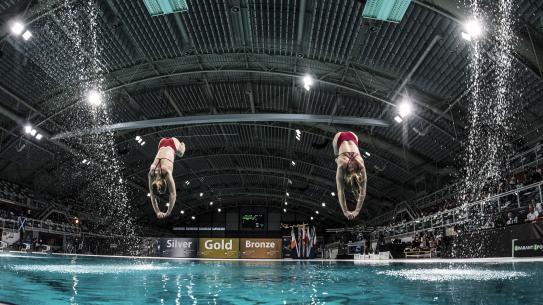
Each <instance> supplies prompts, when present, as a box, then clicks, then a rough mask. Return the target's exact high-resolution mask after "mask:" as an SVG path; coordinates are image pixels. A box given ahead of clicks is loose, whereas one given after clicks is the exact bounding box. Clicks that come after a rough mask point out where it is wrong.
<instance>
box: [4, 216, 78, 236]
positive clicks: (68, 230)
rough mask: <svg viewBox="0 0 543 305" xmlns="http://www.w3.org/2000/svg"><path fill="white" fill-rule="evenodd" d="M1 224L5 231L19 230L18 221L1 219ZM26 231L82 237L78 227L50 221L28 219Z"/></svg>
mask: <svg viewBox="0 0 543 305" xmlns="http://www.w3.org/2000/svg"><path fill="white" fill-rule="evenodd" d="M0 223H1V224H2V227H1V228H3V229H10V230H17V220H15V219H7V218H0ZM25 230H26V231H33V232H43V233H52V234H59V235H71V236H80V235H81V229H80V228H79V227H77V226H72V225H68V224H60V223H54V222H50V221H41V220H37V219H32V218H28V219H27V221H26V224H25Z"/></svg>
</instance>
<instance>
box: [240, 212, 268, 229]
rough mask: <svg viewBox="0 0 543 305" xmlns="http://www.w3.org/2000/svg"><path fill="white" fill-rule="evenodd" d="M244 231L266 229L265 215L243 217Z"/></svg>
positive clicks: (242, 225)
mask: <svg viewBox="0 0 543 305" xmlns="http://www.w3.org/2000/svg"><path fill="white" fill-rule="evenodd" d="M241 228H242V229H264V215H262V214H245V215H242V216H241Z"/></svg>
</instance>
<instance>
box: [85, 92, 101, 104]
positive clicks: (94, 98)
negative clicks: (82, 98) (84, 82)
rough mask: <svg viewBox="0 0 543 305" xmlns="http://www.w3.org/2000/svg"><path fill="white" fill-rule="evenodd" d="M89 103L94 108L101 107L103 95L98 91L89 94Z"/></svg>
mask: <svg viewBox="0 0 543 305" xmlns="http://www.w3.org/2000/svg"><path fill="white" fill-rule="evenodd" d="M87 101H88V102H89V104H91V105H92V106H100V105H101V104H102V95H101V94H100V92H98V91H96V90H91V91H89V92H88V93H87Z"/></svg>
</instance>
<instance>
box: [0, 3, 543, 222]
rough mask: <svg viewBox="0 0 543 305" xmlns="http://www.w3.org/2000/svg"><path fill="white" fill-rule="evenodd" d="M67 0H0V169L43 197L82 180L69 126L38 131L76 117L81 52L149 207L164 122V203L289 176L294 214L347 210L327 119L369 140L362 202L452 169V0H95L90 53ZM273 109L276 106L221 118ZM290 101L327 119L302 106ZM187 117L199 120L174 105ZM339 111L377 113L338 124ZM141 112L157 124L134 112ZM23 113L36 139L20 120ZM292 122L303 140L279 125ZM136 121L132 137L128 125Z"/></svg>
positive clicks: (529, 125) (458, 112) (532, 65)
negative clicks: (370, 6)
mask: <svg viewBox="0 0 543 305" xmlns="http://www.w3.org/2000/svg"><path fill="white" fill-rule="evenodd" d="M78 2H79V1H73V0H64V1H55V0H49V1H45V0H43V1H18V0H6V1H2V2H1V3H0V22H1V23H2V26H1V30H0V37H1V45H0V56H1V57H0V73H1V74H2V76H1V77H0V113H1V114H2V116H0V117H1V121H0V128H1V139H0V140H1V142H0V144H1V146H0V175H1V176H2V177H5V178H7V179H8V180H12V181H15V182H18V183H22V184H24V185H28V186H31V187H33V188H34V189H36V190H37V191H39V192H47V193H50V194H51V195H54V196H56V197H59V196H61V195H62V196H61V197H70V192H78V191H80V189H81V188H83V187H85V185H86V184H85V183H81V184H79V185H77V184H76V185H75V186H73V185H71V187H70V188H69V189H67V188H64V187H63V185H64V184H65V183H64V182H63V179H64V180H65V179H68V178H67V177H66V176H65V175H64V174H63V173H64V172H65V171H66V169H70V170H84V168H83V165H81V158H83V157H82V155H81V145H82V143H81V142H80V141H79V142H78V141H77V140H74V138H63V139H56V138H55V139H52V137H53V136H54V135H58V134H62V133H66V132H71V131H74V127H73V126H74V124H72V121H73V120H74V118H76V117H78V115H80V112H81V107H80V106H81V104H82V103H84V101H82V96H81V94H80V93H81V91H80V90H79V91H78V90H74V87H77V86H78V85H80V86H84V84H85V82H89V81H93V80H92V79H89V77H90V76H86V77H85V76H82V75H85V74H86V73H87V72H88V70H86V68H83V66H87V65H88V63H89V62H90V63H95V64H96V65H97V66H98V67H94V68H95V70H96V69H97V70H98V72H97V73H98V74H99V75H100V77H101V78H102V79H103V84H104V88H103V90H104V91H105V92H106V94H107V103H108V109H110V111H109V113H110V114H111V118H110V119H109V120H107V121H100V122H98V125H109V124H115V123H129V122H135V123H133V124H132V125H131V126H132V128H128V129H125V130H122V131H118V132H116V134H115V141H116V144H115V145H116V147H117V149H118V150H119V151H120V152H122V160H123V162H124V164H125V167H124V169H123V177H125V178H126V179H127V181H128V183H129V185H130V186H131V187H132V188H133V190H134V191H135V193H136V194H137V197H138V198H139V199H138V202H139V206H140V208H139V209H140V210H141V212H142V214H143V215H145V217H148V218H152V217H153V216H152V210H151V208H150V205H149V204H148V202H147V198H146V190H145V185H146V183H147V182H146V175H147V171H148V166H149V164H150V162H151V161H152V158H153V156H154V154H155V153H156V143H157V142H158V140H159V138H160V137H165V136H177V137H179V138H180V139H182V140H183V141H185V143H186V144H187V147H188V151H187V155H186V157H185V158H182V159H180V160H179V161H177V162H176V171H175V177H176V181H177V183H178V186H180V187H179V188H180V191H179V192H178V202H179V203H180V208H184V209H190V210H191V211H192V213H193V214H198V213H206V212H209V205H208V203H209V201H210V200H220V201H221V205H222V206H223V207H228V206H254V205H261V206H268V207H274V208H278V209H279V208H281V205H282V202H283V201H284V200H285V190H288V192H289V195H290V196H289V199H288V200H289V201H291V202H292V203H294V206H293V209H296V210H297V211H298V212H299V213H302V214H306V215H314V211H315V209H318V208H320V209H321V214H320V216H319V217H321V218H323V219H325V220H327V221H330V222H332V223H336V224H343V223H345V220H344V217H343V216H342V214H341V211H340V209H339V207H338V205H337V202H336V198H334V197H332V196H331V192H334V191H335V182H334V180H335V163H334V157H333V151H332V146H331V139H332V137H333V136H334V134H335V132H337V131H338V130H353V131H355V132H356V133H357V134H358V135H359V137H360V138H361V139H362V144H361V148H362V151H364V152H365V151H367V152H369V154H370V156H369V157H367V158H366V159H365V162H366V166H367V168H368V170H369V188H368V198H367V203H366V209H365V211H364V213H363V216H362V218H361V219H369V218H372V217H374V216H376V215H378V214H380V213H383V212H385V211H388V210H390V209H392V208H393V207H394V205H395V204H397V203H399V202H402V201H405V200H409V199H413V198H415V197H416V196H418V195H421V194H424V192H429V191H431V190H432V189H435V188H436V187H438V186H439V185H441V184H443V183H445V182H448V181H450V176H451V175H454V173H455V172H456V169H457V167H458V162H459V159H458V156H459V154H460V153H461V150H462V144H461V143H462V141H463V140H464V139H465V136H466V123H467V122H466V119H465V118H466V111H467V110H466V107H467V106H466V100H467V98H469V89H470V84H469V77H468V68H469V67H468V65H469V42H468V41H465V40H463V39H462V38H461V31H462V22H463V21H464V20H467V19H468V18H469V9H467V8H466V7H465V5H464V3H463V2H462V1H448V0H447V1H430V0H420V1H412V3H411V5H410V6H409V8H408V10H407V13H406V15H405V17H404V18H403V20H402V21H401V22H400V23H389V22H383V21H377V20H372V19H366V18H363V17H362V9H363V5H364V3H363V2H364V1H355V0H320V1H312V0H221V1H215V0H188V1H187V2H188V5H189V11H188V12H185V13H180V14H170V15H164V16H157V17H151V16H150V15H149V13H148V12H147V10H146V8H145V6H144V4H143V1H139V0H138V1H135V0H134V1H128V0H126V1H117V0H97V1H92V2H93V3H94V5H95V8H96V9H95V10H94V11H93V12H95V13H96V24H92V25H90V26H93V27H94V30H95V32H96V33H98V34H97V36H96V37H94V38H95V39H96V41H97V44H96V45H98V47H97V49H95V50H94V51H95V53H94V54H96V52H97V53H98V54H99V58H98V61H96V58H94V57H96V56H95V55H93V53H92V50H89V49H85V47H81V48H80V49H77V46H85V44H86V43H88V42H85V40H88V39H92V37H91V36H89V35H88V34H85V35H86V36H85V35H83V34H82V35H78V33H80V32H77V31H83V30H81V29H74V26H81V23H80V21H81V20H85V18H88V16H87V15H86V14H88V12H75V13H74V12H70V10H69V9H67V8H66V7H65V4H66V3H68V4H70V5H78V4H79V3H78ZM81 2H82V3H83V2H85V3H88V1H81ZM457 2H458V3H457ZM514 16H515V18H516V19H518V20H517V22H516V23H515V34H516V36H517V38H518V42H517V48H516V52H515V54H514V57H515V60H514V68H515V70H516V73H515V82H516V83H518V87H519V88H518V90H520V91H522V92H523V94H522V95H518V96H517V97H516V98H518V100H519V103H520V104H521V105H523V106H522V107H523V120H524V121H523V124H522V126H521V128H520V132H519V137H520V136H522V137H523V138H524V139H525V142H527V143H533V142H534V141H538V140H539V139H540V135H541V132H540V130H539V129H540V128H541V127H542V126H543V125H542V123H543V115H542V113H543V103H542V101H541V99H542V96H543V83H542V73H541V69H540V62H541V61H542V60H543V51H542V50H543V3H542V2H541V1H535V0H523V1H518V4H517V5H516V8H515V11H514ZM66 18H70V19H71V20H72V22H66ZM78 18H79V19H80V21H77V20H78ZM14 19H19V20H22V21H23V22H24V23H25V24H26V25H27V27H28V28H29V29H31V31H32V32H33V37H32V38H31V39H30V40H28V41H24V40H23V39H21V38H20V37H14V36H13V35H11V34H10V31H9V24H10V22H12V21H13V20H14ZM74 20H75V21H74ZM485 39H491V38H488V37H487V38H485ZM488 56H490V55H488ZM491 70H492V66H489V67H487V71H486V72H489V71H491ZM94 72H96V71H94ZM307 73H309V74H311V75H313V76H314V78H315V79H316V84H315V86H314V87H313V88H311V90H310V91H306V90H305V89H304V88H303V86H302V84H301V78H302V77H303V76H304V75H305V74H307ZM485 75H488V73H485ZM407 95H408V96H409V98H410V99H411V100H412V101H413V102H414V103H415V104H416V112H415V115H414V116H413V117H412V118H410V120H409V122H408V123H407V124H397V123H395V122H394V120H393V117H394V116H395V115H396V109H395V105H396V103H397V101H398V100H399V99H401V98H403V97H405V96H407ZM274 114H275V115H277V114H289V115H291V116H292V117H291V120H289V121H286V122H280V121H266V120H263V121H259V122H241V123H233V122H231V121H224V120H221V118H223V117H224V116H227V117H228V118H230V119H233V120H234V121H235V120H236V119H240V118H241V117H242V116H243V117H244V118H245V117H247V116H248V115H254V116H255V117H256V116H258V115H274ZM302 115H313V116H314V117H317V116H318V117H319V118H321V119H323V118H324V119H326V118H328V120H324V121H323V120H321V121H312V122H308V121H304V120H303V116H302ZM196 116H205V119H204V120H202V121H200V122H198V124H189V125H178V124H176V123H175V122H174V121H176V120H179V118H182V119H183V120H189V121H190V120H192V119H194V118H195V117H196ZM349 118H370V119H376V120H380V121H382V122H384V123H386V124H388V127H383V126H373V125H371V124H369V125H360V124H356V125H353V123H352V122H351V121H349V120H348V119H349ZM156 119H164V120H165V121H166V122H169V123H170V125H168V124H166V123H164V120H162V124H158V123H156V121H151V122H154V123H153V124H151V125H149V124H147V125H146V124H145V122H149V121H150V120H156ZM27 122H31V123H32V124H33V125H35V126H38V130H39V131H40V132H41V133H42V134H44V135H45V137H44V139H42V140H41V141H37V140H35V139H32V138H29V137H26V136H25V135H24V131H23V126H24V125H25V124H27ZM172 122H174V123H172ZM296 129H299V130H300V131H302V141H298V140H296V139H295V134H296V133H295V130H296ZM136 135H139V136H141V137H143V138H144V139H145V141H146V142H147V143H148V145H145V146H141V145H139V144H138V143H137V142H135V141H134V137H135V136H136ZM23 146H24V147H23ZM292 161H294V162H295V163H296V165H295V166H293V165H292V164H291V162H292ZM185 181H189V182H190V183H189V184H186V185H185V184H184V183H183V182H185ZM72 182H73V181H72ZM72 184H73V183H72ZM199 193H204V194H205V195H204V196H202V197H200V196H199ZM322 202H325V203H326V204H327V206H326V208H325V209H323V208H321V203H322ZM175 220H177V218H175V219H174V221H175Z"/></svg>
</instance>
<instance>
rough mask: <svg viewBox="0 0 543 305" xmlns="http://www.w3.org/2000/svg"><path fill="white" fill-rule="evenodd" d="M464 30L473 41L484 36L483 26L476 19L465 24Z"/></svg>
mask: <svg viewBox="0 0 543 305" xmlns="http://www.w3.org/2000/svg"><path fill="white" fill-rule="evenodd" d="M464 30H465V33H466V34H467V35H469V36H470V39H469V40H471V39H472V38H478V37H480V36H481V35H482V34H483V26H482V25H481V23H480V22H479V21H478V20H476V19H472V20H470V21H468V22H466V23H464ZM464 39H465V38H464Z"/></svg>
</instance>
